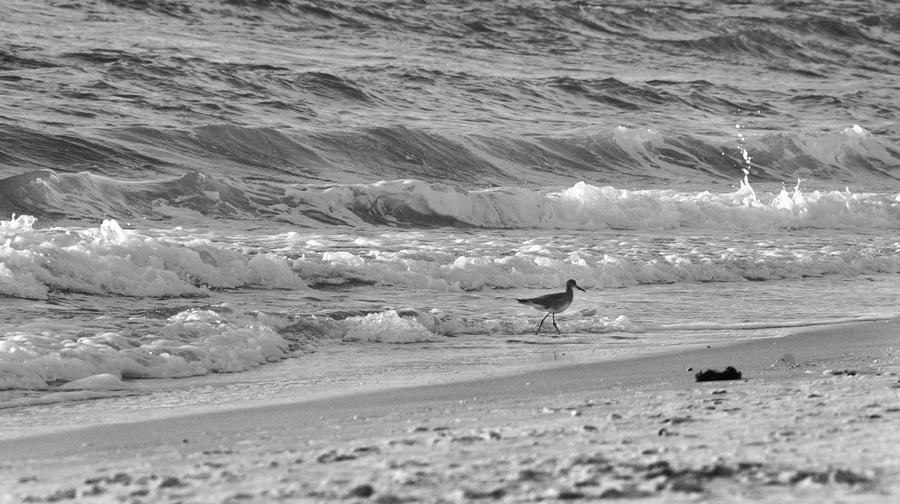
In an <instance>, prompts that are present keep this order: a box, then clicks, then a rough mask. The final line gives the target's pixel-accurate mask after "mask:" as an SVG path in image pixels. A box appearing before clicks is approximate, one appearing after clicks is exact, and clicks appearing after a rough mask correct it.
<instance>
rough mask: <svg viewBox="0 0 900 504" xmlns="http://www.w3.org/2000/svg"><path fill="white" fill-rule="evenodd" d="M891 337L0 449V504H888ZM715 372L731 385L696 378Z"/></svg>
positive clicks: (125, 428) (118, 429)
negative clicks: (728, 372)
mask: <svg viewBox="0 0 900 504" xmlns="http://www.w3.org/2000/svg"><path fill="white" fill-rule="evenodd" d="M898 331H900V327H898V325H897V324H896V323H894V322H880V323H870V324H858V325H848V326H842V327H837V328H830V329H827V330H819V331H814V332H810V333H805V334H800V335H794V336H790V337H786V338H780V339H767V340H755V341H751V342H747V343H741V344H737V345H732V346H722V347H714V348H701V349H696V350H691V351H686V352H679V353H672V354H668V355H653V356H643V357H638V358H634V359H629V360H619V361H612V362H597V363H589V364H578V365H574V366H566V367H556V368H551V369H541V370H536V371H528V372H518V373H516V374H513V375H510V376H503V377H494V378H489V379H483V380H477V379H476V380H471V381H466V382H458V383H448V384H441V385H430V386H423V387H410V388H392V389H388V390H383V391H378V392H373V393H369V394H365V395H357V396H342V397H329V398H326V399H321V400H313V401H305V402H297V403H292V404H278V405H272V406H266V407H261V408H252V409H241V410H233V411H223V412H213V413H206V414H199V415H189V416H179V417H173V418H167V419H162V420H153V421H148V422H141V423H129V424H115V425H104V426H98V427H92V428H87V429H77V430H69V431H64V432H59V433H55V434H50V435H41V436H33V437H27V438H22V439H17V440H8V441H2V442H0V453H2V458H0V488H2V490H0V502H4V503H5V502H276V501H285V502H320V501H332V500H337V501H347V502H381V503H388V502H468V501H494V500H496V501H501V502H531V501H546V500H551V501H553V500H577V499H594V498H602V499H629V500H634V499H637V500H640V501H648V502H673V501H674V502H678V501H691V502H696V501H698V500H701V501H702V500H709V501H721V500H722V499H723V498H725V497H727V498H728V500H729V501H730V502H741V501H747V502H759V501H763V502H773V503H774V502H786V501H791V502H896V499H898V498H900V495H898V494H900V451H898V450H897V447H898V446H900V381H898V371H900V358H898V352H900V336H898ZM729 365H731V366H734V367H735V368H737V369H738V370H740V371H741V372H742V374H743V377H742V379H741V380H729V381H711V382H703V383H697V382H696V381H695V379H694V374H695V373H696V372H698V371H701V370H705V369H708V368H713V369H724V368H725V367H726V366H729Z"/></svg>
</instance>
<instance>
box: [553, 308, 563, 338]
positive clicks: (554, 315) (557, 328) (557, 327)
mask: <svg viewBox="0 0 900 504" xmlns="http://www.w3.org/2000/svg"><path fill="white" fill-rule="evenodd" d="M551 320H553V327H556V334H562V333H561V332H560V331H559V326H557V325H556V314H555V313H554V314H553V317H552V318H551Z"/></svg>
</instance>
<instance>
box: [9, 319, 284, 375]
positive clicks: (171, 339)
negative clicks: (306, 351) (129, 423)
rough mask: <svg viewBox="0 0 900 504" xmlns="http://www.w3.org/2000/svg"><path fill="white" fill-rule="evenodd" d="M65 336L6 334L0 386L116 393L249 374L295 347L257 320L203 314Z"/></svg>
mask: <svg viewBox="0 0 900 504" xmlns="http://www.w3.org/2000/svg"><path fill="white" fill-rule="evenodd" d="M64 334H65V333H57V332H48V333H43V334H42V333H39V332H30V331H9V332H6V333H4V334H0V389H9V388H44V387H47V386H49V385H51V384H54V383H65V382H70V387H71V388H79V389H81V388H85V389H87V388H90V389H104V390H111V386H113V385H118V383H117V382H115V380H121V379H127V378H180V377H187V376H198V375H204V374H208V373H223V372H238V371H245V370H247V369H250V368H252V367H255V366H258V365H260V364H264V363H266V362H272V361H276V360H279V359H282V358H284V357H285V356H286V355H287V354H288V346H289V345H288V342H287V341H285V340H284V338H282V337H281V336H280V335H279V334H278V333H276V332H275V331H274V330H273V329H272V328H271V327H269V326H268V325H265V324H262V323H259V322H257V321H255V320H254V319H252V318H247V317H238V316H234V315H231V316H226V315H223V314H221V313H217V312H215V311H212V310H197V309H191V310H186V311H183V312H180V313H178V314H176V315H173V316H172V317H170V318H169V319H168V320H166V321H165V323H163V324H162V325H161V326H160V327H158V329H157V331H156V332H155V333H146V334H139V335H132V336H125V335H123V334H120V333H116V332H101V333H98V334H94V335H92V336H82V337H79V338H77V339H74V340H73V339H64V338H63V337H61V336H64ZM71 382H74V383H71Z"/></svg>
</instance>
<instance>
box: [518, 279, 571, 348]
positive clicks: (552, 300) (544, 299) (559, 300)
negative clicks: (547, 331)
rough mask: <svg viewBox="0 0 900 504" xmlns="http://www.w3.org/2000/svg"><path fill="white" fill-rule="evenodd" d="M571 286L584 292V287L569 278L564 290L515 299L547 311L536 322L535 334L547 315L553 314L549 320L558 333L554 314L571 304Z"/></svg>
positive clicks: (536, 308) (539, 330)
mask: <svg viewBox="0 0 900 504" xmlns="http://www.w3.org/2000/svg"><path fill="white" fill-rule="evenodd" d="M572 287H575V288H576V289H578V290H580V291H581V292H584V289H582V288H581V287H579V286H578V285H577V284H575V280H569V281H568V282H566V291H565V292H555V293H553V294H545V295H543V296H538V297H535V298H529V299H518V300H517V301H518V302H520V303H522V304H523V305H528V306H530V307H532V308H534V309H535V310H539V311H542V312H547V315H544V318H542V319H541V323H540V324H538V328H537V332H535V333H534V334H535V335H537V334H539V333H540V332H541V326H543V325H544V321H545V320H547V316H548V315H553V317H552V318H551V320H552V321H553V327H555V328H556V332H557V333H560V331H559V327H558V326H557V325H556V314H557V313H560V312H563V311H565V310H566V308H568V307H569V305H570V304H572V298H574V297H575V293H574V291H573V290H572Z"/></svg>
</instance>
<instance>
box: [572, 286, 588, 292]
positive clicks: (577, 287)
mask: <svg viewBox="0 0 900 504" xmlns="http://www.w3.org/2000/svg"><path fill="white" fill-rule="evenodd" d="M575 288H576V289H578V290H580V291H581V292H587V291H586V290H584V289H582V288H581V287H579V286H577V285H576V286H575Z"/></svg>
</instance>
